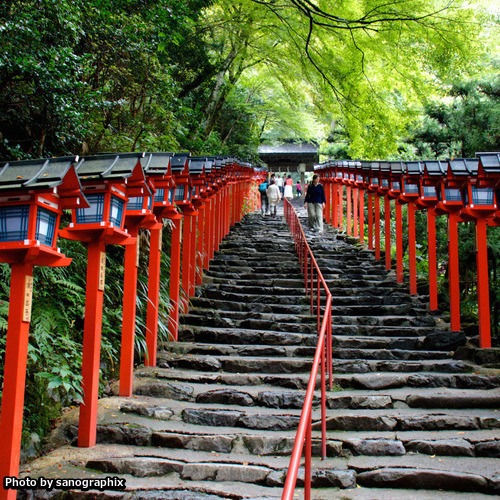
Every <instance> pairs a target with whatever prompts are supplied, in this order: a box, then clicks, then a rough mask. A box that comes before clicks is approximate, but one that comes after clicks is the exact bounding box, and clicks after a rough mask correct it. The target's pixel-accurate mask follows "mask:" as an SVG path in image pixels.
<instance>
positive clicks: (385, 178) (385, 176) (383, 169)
mask: <svg viewBox="0 0 500 500" xmlns="http://www.w3.org/2000/svg"><path fill="white" fill-rule="evenodd" d="M379 169H380V174H379V187H378V190H377V192H378V194H379V196H384V216H385V242H384V246H385V268H386V270H387V271H390V270H391V199H390V198H389V197H388V196H387V193H388V192H389V188H390V186H389V182H390V181H389V179H390V167H389V163H388V162H386V161H381V162H379Z"/></svg>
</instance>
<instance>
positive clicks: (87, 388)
mask: <svg viewBox="0 0 500 500" xmlns="http://www.w3.org/2000/svg"><path fill="white" fill-rule="evenodd" d="M77 172H78V175H79V177H80V179H81V181H82V184H83V187H84V193H85V195H86V197H87V200H88V202H89V204H90V207H89V208H85V209H76V210H73V211H72V222H71V223H70V225H69V226H68V227H66V228H65V229H63V230H61V233H60V234H61V236H63V237H64V238H68V239H72V240H78V241H83V242H85V243H87V252H88V256H87V266H88V267H87V289H86V299H85V321H84V332H83V355H82V386H83V403H82V404H81V405H80V423H79V429H78V446H80V447H90V446H94V445H95V441H96V423H97V403H98V389H99V364H100V348H101V327H102V304H103V293H104V282H105V269H106V245H107V244H111V245H127V244H132V243H134V242H135V238H131V237H130V235H129V233H128V232H127V231H126V230H124V228H123V224H124V212H125V209H126V204H127V199H128V194H131V195H136V194H139V193H138V191H137V190H138V189H139V191H140V189H141V188H140V184H141V182H142V183H143V182H144V176H143V172H142V167H141V164H140V155H139V154H137V153H128V154H123V155H100V156H93V157H87V158H85V160H84V161H82V162H81V163H79V165H78V167H77ZM128 182H130V183H131V186H132V188H131V192H128V190H127V183H128ZM142 188H143V189H145V185H144V184H142ZM129 306H130V305H126V307H129Z"/></svg>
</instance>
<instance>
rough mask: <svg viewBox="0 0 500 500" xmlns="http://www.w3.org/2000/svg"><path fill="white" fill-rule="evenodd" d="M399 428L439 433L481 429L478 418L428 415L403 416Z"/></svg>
mask: <svg viewBox="0 0 500 500" xmlns="http://www.w3.org/2000/svg"><path fill="white" fill-rule="evenodd" d="M399 428H400V429H401V430H403V431H406V430H413V431H415V430H421V431H424V430H425V431H437V430H444V429H479V428H480V427H479V421H478V419H477V418H476V417H466V416H462V417H455V416H451V415H440V414H427V415H415V416H403V417H401V418H400V426H399Z"/></svg>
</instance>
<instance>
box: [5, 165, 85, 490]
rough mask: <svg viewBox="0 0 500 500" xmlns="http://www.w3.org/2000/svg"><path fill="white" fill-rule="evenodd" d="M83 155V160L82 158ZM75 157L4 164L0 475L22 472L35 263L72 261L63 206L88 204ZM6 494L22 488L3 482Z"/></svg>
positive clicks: (49, 263) (45, 263) (45, 264)
mask: <svg viewBox="0 0 500 500" xmlns="http://www.w3.org/2000/svg"><path fill="white" fill-rule="evenodd" d="M76 160H77V159H76ZM76 160H75V158H74V157H69V158H68V157H67V158H54V159H47V160H29V161H16V162H9V163H4V164H2V165H0V262H4V263H8V264H10V266H11V270H12V274H11V283H10V297H9V318H8V325H7V342H6V348H5V367H4V376H3V391H2V406H1V413H0V450H1V451H2V453H1V454H0V477H2V478H3V477H6V476H15V477H17V475H18V473H19V458H20V453H21V434H22V424H23V406H24V392H25V383H26V364H27V354H28V336H29V326H30V320H31V297H32V290H33V267H34V266H49V267H56V266H67V265H69V263H70V262H71V259H69V258H66V257H65V256H64V255H63V254H61V253H60V251H59V249H58V248H57V238H58V228H59V221H60V217H61V214H62V210H63V209H69V208H74V207H77V206H88V204H87V201H86V200H85V197H84V196H83V194H82V192H81V186H80V183H79V181H78V177H77V176H76V173H75V170H74V167H73V163H74V162H75V161H76ZM0 488H1V489H0V498H1V499H2V500H4V499H15V498H16V490H5V489H3V487H2V486H0Z"/></svg>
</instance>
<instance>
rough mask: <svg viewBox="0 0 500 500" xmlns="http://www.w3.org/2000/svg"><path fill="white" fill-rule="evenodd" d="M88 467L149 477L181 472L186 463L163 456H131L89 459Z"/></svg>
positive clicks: (101, 470)
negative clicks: (163, 457)
mask: <svg viewBox="0 0 500 500" xmlns="http://www.w3.org/2000/svg"><path fill="white" fill-rule="evenodd" d="M86 467H87V469H94V470H98V471H100V472H105V473H108V474H109V473H115V474H130V475H132V476H135V477H148V476H164V475H166V474H170V473H172V472H181V471H182V469H183V467H184V464H183V463H182V462H178V461H175V460H168V459H162V458H150V457H130V458H112V459H109V460H89V461H88V462H87V465H86Z"/></svg>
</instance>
